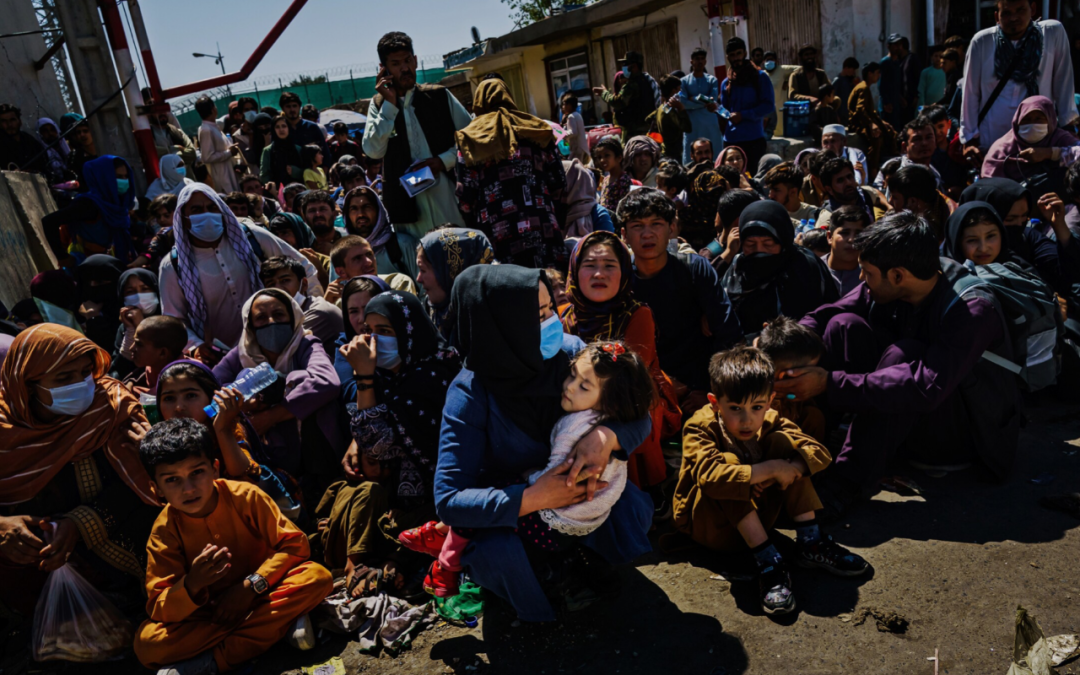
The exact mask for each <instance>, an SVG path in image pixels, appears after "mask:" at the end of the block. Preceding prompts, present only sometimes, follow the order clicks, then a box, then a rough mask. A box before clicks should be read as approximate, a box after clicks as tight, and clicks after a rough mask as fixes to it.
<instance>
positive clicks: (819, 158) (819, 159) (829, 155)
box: [805, 150, 855, 182]
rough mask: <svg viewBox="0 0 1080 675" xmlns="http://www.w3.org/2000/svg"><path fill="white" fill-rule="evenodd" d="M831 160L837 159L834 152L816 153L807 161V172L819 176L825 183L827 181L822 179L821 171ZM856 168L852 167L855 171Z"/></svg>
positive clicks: (819, 151)
mask: <svg viewBox="0 0 1080 675" xmlns="http://www.w3.org/2000/svg"><path fill="white" fill-rule="evenodd" d="M830 159H836V153H835V152H833V151H832V150H818V151H815V152H814V153H812V154H811V155H810V157H809V158H808V159H806V160H805V161H806V170H807V171H808V172H809V173H810V175H811V176H817V177H818V178H821V180H822V181H823V182H824V180H825V179H824V178H822V177H821V170H822V169H824V168H825V163H826V162H828V161H829V160H830ZM854 168H855V167H854V166H852V170H854Z"/></svg>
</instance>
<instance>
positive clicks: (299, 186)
mask: <svg viewBox="0 0 1080 675" xmlns="http://www.w3.org/2000/svg"><path fill="white" fill-rule="evenodd" d="M307 191H308V187H307V186H306V185H304V184H303V183H289V184H288V185H286V186H285V188H284V189H283V190H282V191H281V195H282V199H284V200H285V201H286V202H288V201H289V197H294V198H295V197H296V196H297V195H299V194H300V193H302V192H307ZM316 192H317V191H316ZM301 206H303V204H297V203H296V201H295V199H294V200H293V213H298V214H300V216H301V217H303V211H302V209H301V208H300V207H301Z"/></svg>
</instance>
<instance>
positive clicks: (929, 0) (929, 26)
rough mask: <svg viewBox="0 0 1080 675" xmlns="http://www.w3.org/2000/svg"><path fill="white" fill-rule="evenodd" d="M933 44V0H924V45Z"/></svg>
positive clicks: (934, 41)
mask: <svg viewBox="0 0 1080 675" xmlns="http://www.w3.org/2000/svg"><path fill="white" fill-rule="evenodd" d="M1044 1H1045V0H1044ZM935 44H937V41H936V40H935V39H934V0H926V46H927V48H929V47H930V46H931V45H935Z"/></svg>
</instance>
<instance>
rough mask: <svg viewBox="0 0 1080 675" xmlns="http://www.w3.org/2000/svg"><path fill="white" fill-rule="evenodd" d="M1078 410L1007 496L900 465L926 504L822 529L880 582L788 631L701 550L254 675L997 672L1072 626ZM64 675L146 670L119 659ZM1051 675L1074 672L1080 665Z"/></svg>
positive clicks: (802, 591) (1077, 593)
mask: <svg viewBox="0 0 1080 675" xmlns="http://www.w3.org/2000/svg"><path fill="white" fill-rule="evenodd" d="M1075 411H1076V406H1064V405H1060V404H1054V403H1050V402H1048V401H1036V402H1034V403H1033V404H1032V405H1031V406H1030V407H1029V414H1030V415H1031V417H1032V422H1031V424H1029V426H1028V428H1027V430H1026V431H1025V433H1024V435H1023V437H1022V439H1021V449H1020V455H1019V458H1018V461H1017V465H1016V470H1015V474H1014V478H1013V479H1012V480H1011V481H1010V482H1009V483H1008V484H1006V485H1004V486H999V485H992V484H987V483H984V482H980V480H979V478H978V476H977V475H975V474H974V473H973V472H971V471H969V472H965V473H963V474H958V475H954V476H950V477H948V478H945V479H940V480H934V479H930V478H927V477H924V476H921V475H920V474H919V473H918V472H917V471H915V470H907V469H903V473H904V474H906V475H908V476H910V477H911V478H913V479H914V480H916V481H917V482H918V483H919V485H920V486H921V487H922V488H923V489H924V497H900V496H898V495H895V494H891V493H883V494H882V495H879V496H878V497H877V498H875V499H874V500H873V501H872V502H870V503H869V504H868V505H866V506H864V507H863V508H861V509H860V510H858V511H857V512H856V513H855V514H854V515H853V516H852V517H851V518H849V519H848V520H846V521H844V522H843V523H841V524H839V525H836V526H833V527H832V528H831V530H830V531H831V532H832V534H833V535H834V536H835V538H836V539H837V540H838V541H840V542H841V543H843V544H844V545H846V546H849V547H851V548H852V549H854V550H856V551H857V552H859V553H860V554H861V555H863V556H864V557H866V559H867V560H869V561H870V562H871V563H872V564H873V566H874V572H873V574H872V575H870V576H869V577H867V578H864V579H861V580H858V581H848V580H841V579H834V578H831V577H826V576H823V575H822V574H821V573H816V572H807V571H803V570H797V571H796V572H795V574H794V583H795V591H796V594H797V599H798V603H799V612H798V614H796V615H795V616H793V617H789V618H787V619H786V620H785V621H783V622H775V621H773V620H771V619H769V618H767V617H766V616H765V615H764V614H763V613H762V612H761V610H760V608H759V605H758V602H757V585H756V582H735V583H729V582H728V581H726V580H722V579H715V578H714V577H715V576H716V575H717V572H718V571H721V569H722V567H723V562H722V561H719V560H718V559H717V558H716V557H714V556H712V555H710V554H709V553H707V552H703V551H700V550H699V551H690V552H688V553H687V554H684V555H681V556H663V557H662V556H661V555H659V554H656V553H653V554H651V555H649V556H647V557H645V558H643V559H641V560H639V561H637V562H636V565H634V566H633V567H627V568H625V569H622V570H621V571H620V574H621V577H622V582H623V587H622V592H621V594H620V596H619V597H618V598H616V599H615V600H612V601H609V602H607V603H605V604H600V605H594V606H593V607H590V608H589V609H586V610H585V611H583V612H580V613H577V614H573V615H570V616H569V617H568V618H567V619H566V620H565V621H563V622H561V623H560V624H558V625H555V626H550V627H543V628H535V627H530V626H521V625H519V626H516V627H514V626H513V625H512V623H513V616H512V614H510V613H509V609H508V608H507V607H506V606H505V605H502V604H501V603H498V602H489V604H488V611H487V615H486V616H485V617H484V619H483V620H482V621H481V624H480V626H479V627H478V628H476V629H471V630H469V629H463V628H457V627H453V626H442V627H439V628H434V629H431V630H429V631H427V632H425V633H423V634H421V635H420V636H419V637H418V638H417V640H416V642H415V643H414V645H413V647H412V649H411V650H409V651H406V652H404V653H402V654H401V655H399V656H397V657H396V658H392V657H390V656H388V655H385V654H383V655H380V656H378V657H375V656H368V655H363V654H360V653H358V652H357V650H356V644H355V643H354V644H349V643H347V642H345V641H344V640H341V639H335V640H331V641H330V642H327V643H325V644H323V645H321V646H320V647H319V648H318V649H317V650H315V651H313V652H304V653H301V652H295V651H292V650H289V649H288V648H285V647H278V648H276V649H275V650H273V651H271V652H270V653H269V654H267V655H266V656H264V657H263V658H261V659H259V661H258V662H257V663H256V664H255V666H254V670H253V672H254V673H257V674H259V675H263V674H265V675H279V674H287V675H295V674H298V673H299V672H300V671H299V667H300V666H302V665H313V664H317V663H321V662H323V661H325V660H327V659H329V658H330V657H332V656H337V655H340V656H341V657H342V660H343V661H344V663H345V665H346V669H347V671H348V673H349V674H350V675H352V674H353V673H364V674H365V675H381V674H391V673H393V674H395V675H396V674H399V673H410V674H411V673H418V674H419V673H425V674H426V673H459V674H469V673H480V674H495V673H499V674H501V673H514V674H519V673H521V674H525V673H530V674H531V673H541V674H545V675H547V674H555V673H588V674H590V675H595V674H598V673H604V674H607V673H627V674H630V673H640V674H643V675H644V674H650V675H651V674H655V673H688V674H700V675H736V674H741V673H807V674H816V673H829V674H834V673H860V674H863V673H890V674H893V673H927V674H930V673H933V672H934V664H933V663H932V662H930V661H928V660H927V657H929V656H933V654H934V649H935V648H938V649H939V650H940V655H941V668H940V672H941V673H942V674H945V673H948V674H950V675H960V674H966V673H974V674H978V675H985V674H998V675H1004V673H1005V672H1006V671H1007V670H1008V668H1009V662H1010V656H1011V652H1012V645H1013V635H1014V624H1013V621H1014V613H1015V610H1016V607H1017V605H1023V606H1024V607H1026V608H1027V609H1028V610H1029V611H1030V612H1031V613H1033V614H1034V615H1035V616H1036V617H1037V618H1038V620H1039V622H1040V623H1041V625H1042V628H1043V630H1044V631H1045V633H1046V635H1047V636H1050V635H1055V634H1058V633H1065V632H1070V633H1075V632H1078V631H1080V521H1078V520H1076V519H1073V518H1070V517H1069V516H1067V515H1064V514H1061V513H1057V512H1052V511H1047V510H1045V509H1043V508H1041V507H1040V506H1039V505H1038V503H1037V502H1038V500H1039V498H1040V497H1042V496H1044V495H1047V494H1056V493H1060V492H1063V491H1077V490H1080V453H1076V450H1077V446H1080V417H1078V416H1077V415H1076V414H1075ZM1070 441H1075V443H1076V445H1073V444H1070V443H1069V442H1070ZM1047 473H1048V474H1052V475H1053V476H1054V477H1055V478H1054V480H1053V482H1051V483H1050V484H1048V485H1036V484H1033V483H1032V482H1031V480H1030V479H1031V478H1033V477H1036V476H1041V475H1043V474H1047ZM786 534H787V535H788V536H793V533H792V532H790V531H788V532H786ZM863 608H874V609H879V610H882V611H884V612H895V613H898V614H900V615H902V616H903V617H905V618H906V619H907V620H908V621H909V622H910V625H909V627H908V629H907V631H906V633H904V634H892V633H888V632H879V631H878V630H877V628H876V627H875V620H874V619H873V618H870V619H868V620H867V621H866V622H865V623H864V624H862V625H855V621H853V620H852V619H851V617H850V616H849V615H850V614H851V613H853V612H855V613H857V612H858V610H861V609H863ZM8 672H14V671H12V670H10V669H8V670H6V671H0V675H7V673H8ZM70 672H77V673H80V674H82V673H87V674H88V675H97V673H102V674H104V673H110V674H111V673H128V672H131V673H135V672H146V671H142V670H141V669H139V668H138V667H137V666H135V665H134V664H132V663H131V661H130V660H128V661H127V662H125V663H122V664H111V665H110V666H108V667H105V668H102V667H86V666H83V667H76V668H74V669H71V670H70ZM1059 672H1060V673H1062V674H1066V673H1080V662H1073V663H1072V664H1067V665H1065V666H1063V667H1062V668H1061V669H1060V670H1059Z"/></svg>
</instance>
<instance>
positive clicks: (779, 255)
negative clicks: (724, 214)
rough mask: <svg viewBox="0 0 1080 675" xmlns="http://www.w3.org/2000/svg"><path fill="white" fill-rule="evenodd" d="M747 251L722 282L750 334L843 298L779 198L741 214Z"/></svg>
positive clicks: (740, 255) (747, 209) (741, 322)
mask: <svg viewBox="0 0 1080 675" xmlns="http://www.w3.org/2000/svg"><path fill="white" fill-rule="evenodd" d="M739 239H740V241H741V246H742V249H741V250H742V252H741V253H739V255H737V256H735V260H734V261H732V263H731V267H729V268H728V271H727V272H725V273H724V279H723V285H724V290H725V291H727V294H728V297H729V298H731V305H732V307H733V308H734V309H735V313H736V314H738V316H739V323H740V325H742V327H743V332H744V333H745V334H746V335H747V336H752V335H756V334H757V333H760V332H761V329H762V328H763V327H764V325H765V323H766V322H769V321H772V320H773V319H775V318H776V317H778V316H780V315H781V314H783V315H784V316H786V317H788V318H791V319H795V320H796V321H797V320H799V319H801V318H802V317H803V316H805V315H806V314H807V313H808V312H812V311H813V310H815V309H817V308H818V307H820V306H822V305H824V304H828V303H830V302H835V301H836V300H839V299H840V292H839V291H838V290H837V288H836V282H835V281H833V278H832V274H831V273H830V272H829V268H828V267H826V266H825V263H824V262H823V261H822V260H821V259H820V258H818V257H817V256H816V255H815V254H814V252H813V251H810V250H809V249H805V248H803V247H802V246H797V245H796V244H795V228H794V226H793V225H792V223H791V216H790V215H789V214H788V211H787V209H785V208H784V207H783V205H782V204H780V203H779V202H774V201H772V200H762V201H757V202H754V203H753V204H750V205H749V206H747V207H746V208H745V209H744V210H743V212H742V215H741V216H740V217H739Z"/></svg>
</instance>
